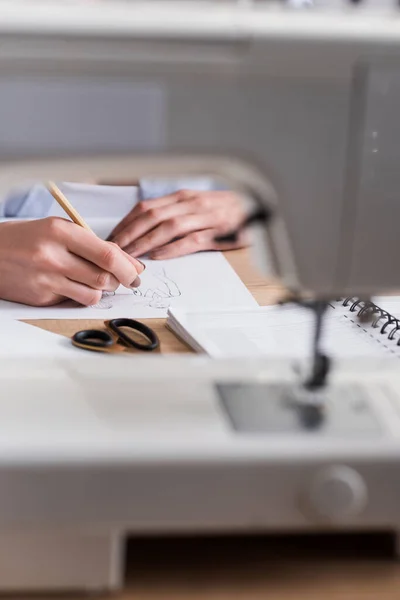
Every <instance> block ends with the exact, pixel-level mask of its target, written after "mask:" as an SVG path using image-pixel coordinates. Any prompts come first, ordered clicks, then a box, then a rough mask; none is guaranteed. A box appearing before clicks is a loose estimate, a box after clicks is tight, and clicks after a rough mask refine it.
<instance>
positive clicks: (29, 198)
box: [0, 178, 224, 219]
mask: <svg viewBox="0 0 400 600" xmlns="http://www.w3.org/2000/svg"><path fill="white" fill-rule="evenodd" d="M76 188H77V186H75V191H76ZM182 189H190V190H195V191H204V192H207V191H214V190H218V189H220V190H221V189H224V188H221V187H218V186H216V185H215V183H214V182H213V180H211V179H208V178H198V179H192V178H190V179H177V180H162V179H142V180H141V181H140V183H139V190H138V192H139V193H138V197H139V200H150V199H153V198H159V197H160V196H166V195H167V194H172V193H174V192H177V191H179V190H182ZM53 202H54V200H53V198H52V196H51V194H50V192H48V190H46V188H45V187H44V186H39V185H36V186H33V187H32V188H31V189H30V190H20V191H16V192H14V193H13V194H11V195H10V196H8V198H6V199H5V201H4V202H2V203H1V204H0V218H3V219H7V218H8V219H10V218H19V219H40V218H44V217H47V216H48V215H49V213H50V209H51V207H52V204H53Z"/></svg>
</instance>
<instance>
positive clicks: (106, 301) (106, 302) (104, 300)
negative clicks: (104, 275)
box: [90, 292, 115, 310]
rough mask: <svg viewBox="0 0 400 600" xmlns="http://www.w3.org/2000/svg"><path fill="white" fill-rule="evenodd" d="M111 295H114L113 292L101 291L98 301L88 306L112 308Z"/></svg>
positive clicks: (104, 308)
mask: <svg viewBox="0 0 400 600" xmlns="http://www.w3.org/2000/svg"><path fill="white" fill-rule="evenodd" d="M113 296H115V292H103V295H102V297H101V300H100V302H98V303H97V304H93V305H92V306H91V307H90V308H101V309H103V310H109V309H110V308H113V306H114V303H113V301H112V298H113Z"/></svg>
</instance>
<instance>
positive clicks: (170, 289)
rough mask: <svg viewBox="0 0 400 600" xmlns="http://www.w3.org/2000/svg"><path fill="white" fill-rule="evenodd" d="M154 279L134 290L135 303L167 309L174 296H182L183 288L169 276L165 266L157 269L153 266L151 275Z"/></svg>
mask: <svg viewBox="0 0 400 600" xmlns="http://www.w3.org/2000/svg"><path fill="white" fill-rule="evenodd" d="M150 274H151V276H152V277H151V279H153V281H150V282H149V281H147V279H146V282H145V284H144V285H142V286H140V287H139V288H136V289H135V290H132V293H133V295H134V296H135V299H136V300H137V301H136V302H135V304H140V305H141V306H148V307H149V308H161V309H166V308H169V307H170V305H171V299H172V298H178V297H179V296H181V290H180V289H179V286H178V284H177V283H176V282H175V281H174V280H173V279H171V278H170V277H168V275H167V274H166V271H165V269H164V267H159V268H157V269H155V268H153V269H152V270H151V271H150V272H149V275H150Z"/></svg>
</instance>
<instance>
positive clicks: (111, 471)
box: [0, 357, 400, 590]
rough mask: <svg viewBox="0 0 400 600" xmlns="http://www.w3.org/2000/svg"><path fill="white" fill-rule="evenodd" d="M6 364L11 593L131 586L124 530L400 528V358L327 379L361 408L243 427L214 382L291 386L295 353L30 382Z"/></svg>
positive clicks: (53, 374) (0, 547) (79, 365)
mask: <svg viewBox="0 0 400 600" xmlns="http://www.w3.org/2000/svg"><path fill="white" fill-rule="evenodd" d="M395 362H397V360H396V361H395ZM127 363H128V364H129V368H127ZM0 374H1V382H2V396H3V398H7V401H4V400H3V401H2V403H1V419H0V432H1V433H0V533H1V535H0V581H1V588H2V590H4V589H5V590H9V589H17V590H18V589H19V590H20V589H38V588H39V589H41V588H44V589H52V588H61V589H63V588H65V589H91V590H100V589H102V588H116V587H118V586H121V585H122V584H123V568H124V547H125V541H126V538H127V537H128V535H133V536H134V535H153V534H174V533H175V534H176V533H207V532H211V533H215V532H217V533H224V532H243V533H249V532H275V533H276V532H286V533H287V532H294V533H295V532H301V531H321V530H322V531H327V530H328V531H329V530H330V531H335V530H336V531H346V530H351V531H355V530H362V531H372V532H373V531H392V532H393V533H394V534H396V535H397V534H398V531H399V528H400V513H399V509H398V507H399V502H400V478H399V477H398V465H399V460H400V394H399V390H400V375H399V372H398V366H397V364H391V362H390V361H389V362H382V363H381V364H379V362H378V363H377V362H376V361H374V364H370V363H368V362H365V361H362V362H361V363H360V362H358V363H357V362H355V363H354V364H350V363H348V362H347V363H346V364H345V365H343V367H342V368H338V369H337V370H335V372H334V374H333V377H332V381H331V388H330V389H335V388H336V386H340V385H345V386H346V388H345V389H346V390H348V385H349V384H350V385H355V386H356V387H358V388H360V389H361V396H363V397H361V398H360V397H359V398H353V399H351V398H350V400H349V395H348V393H346V395H344V396H343V397H338V398H337V400H336V401H335V407H336V409H338V411H339V414H340V413H342V414H344V413H347V414H350V413H352V414H353V417H355V418H350V419H348V420H347V421H346V420H339V421H338V420H337V419H336V420H335V418H334V417H333V419H331V418H328V422H331V424H330V425H329V426H327V428H324V427H323V428H321V429H320V430H316V431H315V432H311V433H310V432H309V431H308V432H306V431H304V429H303V428H302V427H301V424H300V422H298V426H297V431H295V430H292V431H290V433H287V434H285V432H282V431H279V429H277V430H276V431H273V430H271V431H270V433H268V435H266V434H265V433H258V434H257V432H255V433H254V432H245V431H238V430H237V429H235V428H234V427H233V425H232V420H231V419H230V418H228V416H227V413H226V410H225V408H226V407H225V408H224V406H223V403H221V398H220V396H219V394H218V391H217V387H216V385H217V384H221V383H234V384H236V383H238V382H239V383H240V384H243V383H250V384H274V383H276V384H278V385H281V384H282V382H288V383H290V382H291V383H293V382H295V381H296V380H297V378H298V374H296V373H295V371H294V369H293V368H292V365H290V364H289V363H288V362H287V363H284V362H281V363H279V362H276V363H274V362H272V363H271V362H270V363H269V364H265V363H264V361H259V362H254V361H251V363H250V362H248V363H246V362H243V361H240V362H232V361H211V360H208V359H206V358H202V357H195V358H191V357H186V358H182V357H169V358H166V357H162V358H161V357H158V358H157V357H152V358H142V357H138V358H136V357H135V359H133V360H132V359H131V357H123V358H115V360H114V358H113V359H112V360H110V361H102V368H101V369H99V364H98V362H97V361H96V360H93V361H91V360H90V359H89V360H85V361H76V362H71V363H62V364H61V363H60V364H57V362H53V363H52V362H51V361H44V362H40V361H37V362H36V363H35V362H33V363H31V364H30V365H28V366H26V367H25V368H24V379H23V380H21V378H20V364H19V363H18V362H16V361H9V362H5V363H4V364H2V365H0ZM360 386H361V387H360ZM245 400H246V402H247V403H248V414H250V415H251V413H252V412H253V408H254V407H253V406H252V402H251V398H250V397H247V398H246V399H245ZM270 400H271V398H269V397H265V405H266V406H267V405H268V402H269V401H270ZM346 405H348V406H347V408H346ZM350 405H352V408H351V409H350V410H349V406H350ZM331 408H332V406H329V405H328V407H327V410H331ZM336 409H335V411H334V413H336V414H338V413H337V410H336ZM289 410H290V409H289ZM331 417H332V414H331Z"/></svg>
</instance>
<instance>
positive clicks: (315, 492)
mask: <svg viewBox="0 0 400 600" xmlns="http://www.w3.org/2000/svg"><path fill="white" fill-rule="evenodd" d="M366 503H367V487H366V485H365V482H364V480H363V478H362V477H361V475H360V474H359V473H357V471H355V470H354V469H351V468H350V467H346V466H341V465H340V466H334V467H330V468H328V469H325V470H323V471H321V472H319V473H318V474H317V476H316V477H315V479H314V481H313V482H312V484H311V489H310V492H309V506H310V508H311V510H312V512H313V514H315V516H318V517H319V518H322V519H327V520H329V521H336V520H338V521H339V520H342V519H346V518H348V517H352V516H355V515H357V514H359V513H361V512H362V510H363V509H364V507H365V505H366Z"/></svg>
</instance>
